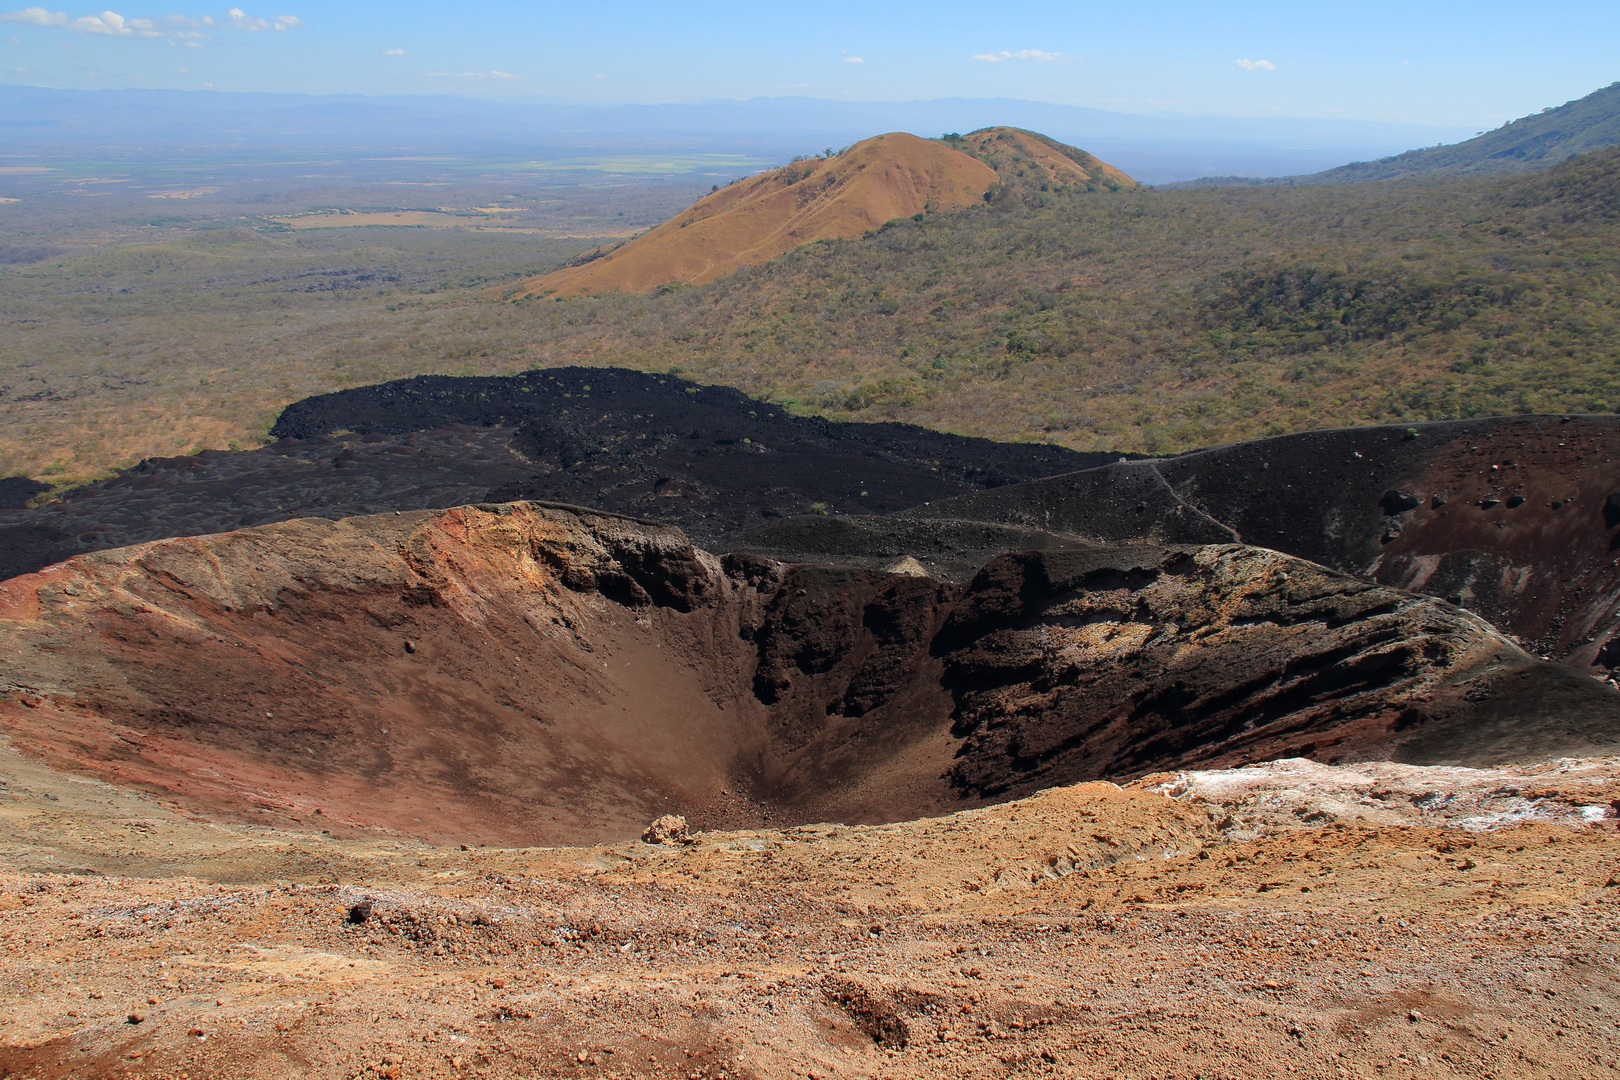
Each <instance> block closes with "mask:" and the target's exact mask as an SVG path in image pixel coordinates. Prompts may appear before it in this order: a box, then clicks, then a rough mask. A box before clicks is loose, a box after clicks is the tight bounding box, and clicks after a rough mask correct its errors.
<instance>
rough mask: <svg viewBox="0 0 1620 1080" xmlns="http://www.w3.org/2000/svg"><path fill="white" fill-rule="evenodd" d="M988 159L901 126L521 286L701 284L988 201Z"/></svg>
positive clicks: (720, 196) (627, 288) (753, 183)
mask: <svg viewBox="0 0 1620 1080" xmlns="http://www.w3.org/2000/svg"><path fill="white" fill-rule="evenodd" d="M995 183H996V173H995V171H994V170H993V169H991V168H990V166H988V165H986V164H984V163H983V162H980V161H976V160H974V159H973V158H971V157H969V156H968V155H966V154H964V153H962V152H961V151H959V150H954V149H952V148H951V147H949V146H947V145H945V144H944V143H941V142H938V141H936V140H932V139H920V138H918V137H917V136H915V135H909V134H907V133H906V132H903V131H896V132H890V133H889V134H887V135H878V136H875V137H873V138H870V139H863V140H862V141H860V142H858V143H856V144H855V145H854V146H852V147H850V148H849V149H848V150H845V151H844V152H843V153H841V154H838V155H837V156H835V157H825V158H811V159H809V160H806V161H799V162H794V163H793V164H791V165H784V166H782V167H781V168H779V169H772V170H770V171H768V172H764V173H761V174H759V175H758V176H753V177H750V178H748V179H746V180H741V181H738V182H737V183H735V184H732V185H730V186H728V187H726V188H724V189H723V190H721V191H717V192H715V193H714V194H711V195H706V196H704V197H703V198H702V199H699V200H698V201H697V202H695V203H693V204H692V206H691V207H689V208H688V209H686V210H683V211H681V212H680V213H679V214H677V215H676V216H675V217H673V218H671V219H670V220H668V221H666V222H664V223H663V224H662V225H659V226H658V227H657V228H654V229H652V230H651V231H649V232H646V233H643V234H642V235H641V236H639V237H637V238H636V239H634V240H632V241H630V242H629V243H627V244H625V245H623V246H622V247H619V248H616V249H614V250H613V251H611V252H609V253H608V254H606V255H603V256H602V257H600V258H597V259H592V260H591V261H589V262H585V263H582V264H579V265H576V266H568V267H564V268H563V269H561V270H554V271H552V272H551V273H549V274H542V275H540V276H539V277H535V278H531V279H529V280H528V281H526V282H524V283H523V285H522V287H521V293H522V294H523V295H530V294H551V293H558V294H562V295H565V296H569V295H577V294H579V293H601V292H615V291H617V292H646V291H648V290H649V289H654V288H656V287H658V286H660V285H666V284H670V283H680V284H687V285H697V284H702V283H703V282H706V281H713V280H714V279H715V278H718V277H724V276H725V275H726V274H729V273H731V272H732V271H734V270H736V269H738V268H739V267H742V266H751V265H754V264H757V263H762V262H765V261H767V260H769V259H773V258H775V257H776V256H778V255H780V254H782V253H783V252H785V251H790V250H792V249H793V248H796V247H798V246H800V245H801V244H808V243H810V242H811V241H812V240H822V239H828V238H831V237H841V236H859V235H860V234H861V233H863V232H865V231H866V230H867V229H875V228H877V227H878V226H880V225H882V224H883V223H884V222H886V221H891V220H893V219H894V218H898V217H911V216H912V215H913V214H920V213H923V212H924V211H928V210H957V209H960V208H962V207H964V206H973V205H976V204H978V203H981V202H983V201H984V196H985V193H986V192H987V191H989V189H990V188H991V186H992V185H994V184H995Z"/></svg>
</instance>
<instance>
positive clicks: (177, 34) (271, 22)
mask: <svg viewBox="0 0 1620 1080" xmlns="http://www.w3.org/2000/svg"><path fill="white" fill-rule="evenodd" d="M0 22H14V23H25V24H27V25H29V26H54V27H59V28H61V29H63V30H70V31H72V32H73V33H75V34H98V35H100V36H102V37H141V38H169V39H171V40H173V39H177V38H178V39H191V40H192V41H195V40H196V39H199V38H200V39H204V40H206V39H208V38H209V37H211V36H212V35H211V34H207V33H204V32H203V31H204V30H205V29H221V30H225V29H228V30H296V29H297V28H298V27H300V26H303V25H304V23H303V20H302V19H300V18H298V16H296V15H275V16H272V17H270V18H267V19H266V18H260V17H258V16H254V15H249V14H247V13H246V12H244V11H243V10H242V9H241V8H231V10H230V11H228V12H227V13H226V15H225V18H224V19H223V20H220V19H215V18H214V17H213V16H212V15H203V16H200V17H195V18H193V17H190V16H186V15H166V16H164V18H163V19H162V21H161V22H160V21H159V20H157V19H151V18H147V17H144V16H142V17H138V18H125V17H124V16H123V15H120V14H119V13H118V12H116V11H103V12H102V13H101V14H100V15H79V16H70V15H68V14H67V13H66V12H62V11H51V10H49V9H48V8H42V7H27V8H21V9H19V10H17V11H5V12H0Z"/></svg>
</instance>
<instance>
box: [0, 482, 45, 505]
mask: <svg viewBox="0 0 1620 1080" xmlns="http://www.w3.org/2000/svg"><path fill="white" fill-rule="evenodd" d="M49 490H50V485H49V484H42V483H40V482H39V481H38V480H34V479H32V478H30V477H27V476H0V510H21V509H23V508H24V507H26V506H27V505H28V500H29V499H32V498H33V497H34V496H35V495H38V494H39V493H40V492H42V491H49Z"/></svg>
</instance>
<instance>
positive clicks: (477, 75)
mask: <svg viewBox="0 0 1620 1080" xmlns="http://www.w3.org/2000/svg"><path fill="white" fill-rule="evenodd" d="M427 77H428V78H430V79H515V78H517V76H516V75H513V74H512V73H511V72H509V71H495V70H493V69H491V70H489V71H430V72H428V73H427Z"/></svg>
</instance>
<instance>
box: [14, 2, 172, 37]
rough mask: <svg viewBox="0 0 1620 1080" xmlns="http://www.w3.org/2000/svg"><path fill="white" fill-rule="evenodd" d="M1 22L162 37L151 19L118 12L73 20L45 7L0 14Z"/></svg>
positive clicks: (115, 35) (78, 30)
mask: <svg viewBox="0 0 1620 1080" xmlns="http://www.w3.org/2000/svg"><path fill="white" fill-rule="evenodd" d="M0 22H18V23H28V24H29V25H31V26H60V27H62V28H63V29H66V30H71V31H73V32H74V33H75V34H102V35H104V36H106V37H162V36H163V35H162V34H160V33H159V32H158V30H157V27H156V25H155V24H154V23H153V22H152V20H151V19H125V18H124V17H123V16H122V15H120V14H118V12H116V11H103V12H102V13H101V14H100V15H81V16H79V17H78V18H76V19H75V18H70V17H69V16H68V15H67V14H66V13H65V12H61V11H47V10H46V9H45V8H42V7H30V8H23V9H22V10H21V11H7V12H4V13H0Z"/></svg>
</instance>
